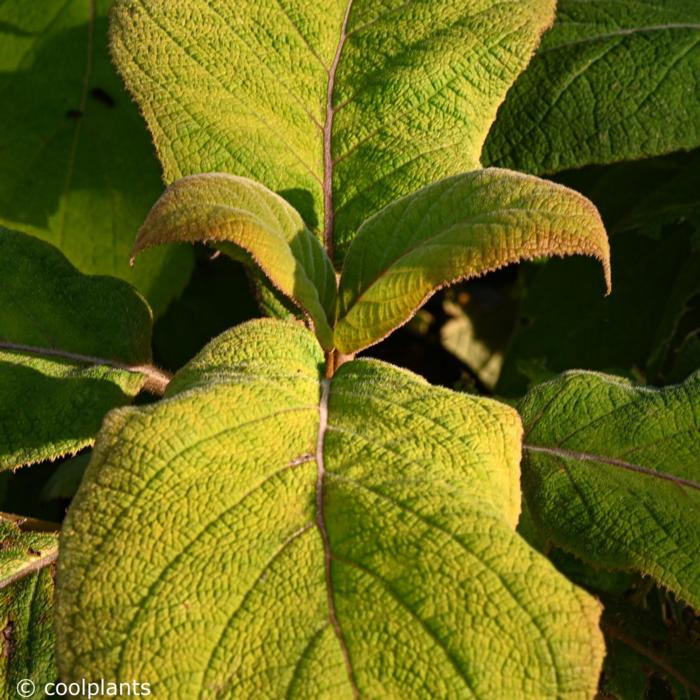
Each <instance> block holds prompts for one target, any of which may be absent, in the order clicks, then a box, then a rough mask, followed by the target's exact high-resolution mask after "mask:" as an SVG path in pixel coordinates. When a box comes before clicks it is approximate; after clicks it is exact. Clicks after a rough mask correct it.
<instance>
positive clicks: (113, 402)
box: [0, 228, 165, 469]
mask: <svg viewBox="0 0 700 700" xmlns="http://www.w3.org/2000/svg"><path fill="white" fill-rule="evenodd" d="M0 279H2V285H0V425H2V426H3V427H4V430H2V431H0V469H13V468H15V467H18V466H21V465H25V464H32V463H34V462H40V461H43V460H45V459H55V458H56V457H59V456H61V455H64V454H69V453H73V452H77V451H78V450H79V449H81V448H83V447H85V446H86V445H89V444H91V443H92V441H93V439H94V436H95V433H96V432H97V430H98V429H99V427H100V423H101V421H102V418H103V417H104V415H105V413H107V411H109V410H110V409H111V408H113V407H114V406H119V405H122V404H125V403H128V402H130V401H131V399H132V398H133V397H134V396H135V395H136V394H137V393H138V392H139V390H140V389H141V388H142V387H144V386H145V385H147V386H149V387H152V388H153V390H156V389H157V387H156V384H158V383H161V384H162V383H164V382H165V378H164V377H162V375H161V374H159V373H158V372H157V371H156V370H155V369H154V368H150V367H149V366H147V365H146V364H145V363H147V362H148V361H149V359H150V347H149V345H150V334H151V313H150V310H149V308H148V306H147V305H146V303H145V302H144V300H143V298H142V297H141V296H140V295H139V294H138V293H137V292H136V291H135V290H134V289H133V288H132V287H130V286H129V285H128V284H126V282H122V281H121V280H116V279H113V278H110V277H88V276H86V275H81V274H80V273H79V272H78V271H77V270H76V269H75V268H74V267H73V266H72V265H71V264H70V263H69V262H68V261H67V260H66V258H65V257H64V256H63V255H62V254H61V253H60V252H59V251H58V250H56V249H55V248H54V247H53V246H51V245H49V244H48V243H45V242H43V241H40V240H38V239H37V238H34V237H32V236H26V235H24V234H21V233H17V232H15V231H8V230H5V229H2V228H0Z"/></svg>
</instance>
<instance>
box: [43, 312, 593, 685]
mask: <svg viewBox="0 0 700 700" xmlns="http://www.w3.org/2000/svg"><path fill="white" fill-rule="evenodd" d="M322 377H323V353H322V351H321V348H320V346H318V344H317V343H316V341H315V339H314V337H313V335H312V334H311V333H310V332H309V331H308V330H306V329H304V328H303V327H302V326H301V325H300V324H298V323H295V322H281V321H271V320H264V321H253V322H250V323H248V324H245V325H243V326H240V327H238V328H237V329H234V330H232V331H230V332H228V333H226V334H225V335H223V336H221V337H220V338H219V339H217V340H216V341H214V342H213V343H211V344H210V345H209V346H207V347H206V348H205V349H204V350H203V351H202V353H201V354H200V355H199V356H198V357H197V358H195V360H193V361H192V362H191V363H190V364H189V365H188V366H187V367H186V368H185V369H183V370H182V372H181V373H180V374H178V375H177V376H176V378H175V379H174V380H173V382H172V383H171V385H170V387H169V388H168V392H167V394H166V399H165V400H164V401H162V402H160V403H158V404H156V405H153V406H148V407H144V408H133V409H121V410H118V411H115V412H113V413H111V414H110V415H109V416H108V418H107V419H106V422H105V425H104V430H103V432H102V433H101V436H100V438H99V440H98V442H97V445H96V447H95V452H94V456H93V459H92V461H91V463H90V466H89V467H88V471H87V473H86V476H85V479H84V481H83V483H82V484H81V487H80V490H79V491H78V494H77V495H76V498H75V500H74V502H73V505H72V506H71V509H70V511H69V514H68V517H67V520H66V523H65V526H64V531H63V540H62V550H61V556H60V561H59V572H58V625H57V631H58V657H59V667H60V670H61V674H62V676H63V677H64V678H66V679H78V678H82V677H86V676H88V675H90V676H93V677H94V676H102V677H105V678H110V679H115V680H119V679H127V678H128V679H132V678H140V679H148V680H149V682H151V683H152V690H153V694H154V697H156V698H192V697H198V696H199V697H213V696H216V697H226V698H233V697H235V698H242V697H256V698H257V697H290V698H292V697H299V698H317V697H319V698H320V697H332V698H345V697H348V698H351V697H353V696H354V697H359V696H363V697H380V696H381V697H401V698H408V697H412V698H435V697H440V698H442V697H489V698H504V699H505V698H514V697H538V698H555V697H556V698H590V697H591V696H592V695H593V692H594V689H595V686H596V682H597V678H598V674H599V670H600V663H601V657H602V642H601V638H600V632H599V630H598V625H597V619H598V614H599V607H598V604H597V602H595V601H594V600H593V599H592V598H590V597H589V596H588V595H587V594H585V593H583V592H582V591H581V590H579V589H577V588H575V587H574V586H573V585H572V584H570V583H569V582H568V581H567V580H566V579H564V578H563V577H562V576H561V575H560V574H558V573H557V572H556V570H555V569H554V568H553V567H552V565H551V564H550V563H549V562H548V561H547V560H546V559H544V558H543V557H541V555H539V554H538V553H536V552H535V551H534V550H532V549H531V548H530V547H529V546H528V545H527V544H526V543H525V542H524V541H523V540H522V539H521V538H520V537H519V536H518V535H517V534H516V533H515V531H514V527H515V522H516V520H517V517H518V512H519V509H520V490H519V469H518V461H519V456H520V423H519V419H518V417H517V414H516V413H515V412H514V411H513V410H512V409H510V408H509V407H507V406H505V405H502V404H498V403H496V402H494V401H491V400H488V399H482V398H476V397H471V396H467V395H463V394H462V395H461V394H457V393H454V392H451V391H448V390H446V389H436V388H434V387H431V386H430V385H428V384H427V383H426V382H424V381H423V380H421V379H419V378H418V377H416V376H414V375H412V374H410V373H408V372H406V371H404V370H399V369H396V368H393V367H391V366H390V365H386V364H383V363H380V362H377V361H373V360H369V361H368V360H360V361H354V362H348V363H346V364H344V365H342V366H341V367H340V369H339V370H338V372H337V374H336V375H335V377H334V378H333V379H332V380H323V379H322Z"/></svg>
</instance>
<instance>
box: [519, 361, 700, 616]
mask: <svg viewBox="0 0 700 700" xmlns="http://www.w3.org/2000/svg"><path fill="white" fill-rule="evenodd" d="M520 410H521V413H522V416H523V423H524V426H525V435H526V437H525V442H526V445H525V457H524V461H523V487H524V491H525V496H526V499H527V502H528V506H529V509H530V512H531V513H532V515H533V517H534V519H535V521H536V522H537V523H538V525H539V527H540V528H541V529H542V530H543V532H544V533H545V534H546V535H547V536H548V537H549V538H550V539H551V540H552V541H553V542H554V543H555V544H557V545H558V546H560V547H562V548H563V549H566V550H568V551H570V552H573V553H574V554H576V555H577V556H579V557H580V558H582V559H584V560H585V561H587V562H590V563H592V564H594V565H596V566H599V567H605V568H612V569H618V570H635V571H639V572H641V573H642V574H645V575H649V576H652V577H653V578H654V579H655V580H656V581H658V582H659V583H660V584H661V585H662V586H664V587H666V588H668V589H669V590H671V591H673V592H674V593H675V594H677V595H678V596H679V597H680V598H681V599H683V600H685V601H686V602H688V603H689V604H690V605H692V606H693V607H695V608H696V609H700V451H699V450H698V444H699V438H700V373H696V374H694V375H693V376H691V377H690V378H688V379H687V380H686V381H685V382H684V383H683V384H678V385H675V386H671V387H668V388H665V389H650V388H645V387H638V386H634V385H633V384H631V383H629V382H626V381H624V380H621V379H618V378H615V377H610V376H606V375H603V374H598V373H594V372H583V371H578V372H569V373H566V374H563V375H561V377H559V378H557V379H555V380H552V381H550V382H547V383H546V384H542V385H540V386H538V387H536V388H535V389H533V390H532V391H531V392H530V393H529V394H528V395H527V396H526V397H525V399H524V400H523V401H522V402H521V404H520Z"/></svg>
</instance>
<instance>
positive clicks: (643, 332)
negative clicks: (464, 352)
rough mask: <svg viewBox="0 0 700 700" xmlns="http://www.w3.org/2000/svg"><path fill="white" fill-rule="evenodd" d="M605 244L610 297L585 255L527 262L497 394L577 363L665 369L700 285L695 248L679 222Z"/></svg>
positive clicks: (631, 372)
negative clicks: (654, 234)
mask: <svg viewBox="0 0 700 700" xmlns="http://www.w3.org/2000/svg"><path fill="white" fill-rule="evenodd" d="M610 248H611V261H612V268H613V269H614V270H615V292H614V293H613V294H611V295H610V296H609V297H605V298H603V297H601V296H600V294H597V291H598V289H599V287H600V280H599V277H600V273H599V271H598V268H597V265H595V264H594V263H593V262H591V261H589V260H583V259H579V260H570V261H569V260H567V261H560V260H550V261H548V262H547V263H546V264H545V265H542V266H539V267H537V268H533V269H530V270H528V273H529V274H527V276H526V279H527V284H526V285H524V293H523V298H522V301H521V307H520V314H519V323H518V326H517V327H516V330H515V333H514V335H513V338H512V340H511V344H510V347H509V348H508V351H507V353H506V356H505V362H504V365H503V370H502V373H501V376H500V379H499V382H498V385H497V387H496V389H497V392H498V393H499V394H500V395H503V396H522V395H523V394H524V393H525V392H526V391H527V390H528V389H529V388H530V387H531V386H534V384H537V383H539V382H540V381H543V380H545V379H549V378H551V377H552V376H553V375H557V374H559V373H560V372H563V371H565V370H569V369H576V368H579V367H586V368H587V369H593V370H600V371H602V372H610V373H614V374H621V375H625V376H628V377H630V378H637V379H640V378H642V379H644V380H645V381H646V382H648V383H654V384H655V383H659V382H661V383H664V382H665V381H666V380H667V377H670V376H671V373H670V372H669V371H668V365H669V361H670V358H671V356H672V351H673V349H674V346H675V345H676V342H677V341H676V334H677V331H678V328H679V323H680V320H681V318H682V316H683V313H684V312H685V310H686V307H687V304H688V301H689V299H691V298H692V297H693V296H694V295H696V294H697V293H698V291H699V290H700V285H699V284H698V281H699V280H700V255H698V253H697V252H694V251H693V249H692V240H691V237H690V236H689V235H688V232H687V231H684V230H679V229H667V230H666V231H665V233H664V236H663V238H661V239H660V240H652V239H650V238H649V237H648V236H646V235H639V234H634V233H625V234H620V235H616V236H612V237H611V239H610ZM564 289H566V294H562V290H564ZM662 292H663V293H662ZM641 310H643V311H641ZM697 367H698V365H697V364H695V365H693V366H692V367H691V369H697ZM687 375H688V372H686V373H685V375H683V376H682V377H681V376H679V377H678V379H685V377H686V376H687Z"/></svg>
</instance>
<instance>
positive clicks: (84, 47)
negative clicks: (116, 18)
mask: <svg viewBox="0 0 700 700" xmlns="http://www.w3.org/2000/svg"><path fill="white" fill-rule="evenodd" d="M110 5H111V0H42V1H41V2H26V0H4V2H2V3H0V93H2V98H3V99H2V110H0V153H1V154H2V157H0V224H4V225H6V226H8V227H10V228H14V229H18V230H21V231H24V232H26V233H31V234H34V235H36V236H39V237H41V238H43V239H45V240H47V241H49V242H51V243H53V244H54V245H56V246H58V247H59V248H60V249H61V250H62V251H63V252H64V253H65V255H66V256H67V257H68V259H69V260H70V261H71V262H72V263H73V264H74V265H76V266H77V267H78V268H79V269H80V270H81V271H82V272H86V273H92V274H109V275H114V276H117V277H122V278H124V279H127V280H129V281H130V282H133V283H134V284H136V285H137V286H138V288H139V289H140V290H141V291H143V293H144V294H145V295H146V296H147V298H148V299H149V301H150V302H151V303H152V304H153V307H154V309H156V311H160V310H162V309H163V308H164V307H165V305H166V303H167V302H168V301H170V299H172V297H173V296H174V295H175V294H176V293H177V292H178V291H179V290H180V289H181V288H182V287H183V286H184V284H185V281H186V279H187V275H188V272H189V267H190V265H191V262H190V258H191V253H190V252H189V251H187V250H176V249H174V248H172V249H168V250H163V251H157V252H153V253H149V255H148V256H147V258H145V259H144V260H143V263H142V264H141V265H139V267H138V268H136V269H135V270H130V269H129V265H128V262H129V250H130V248H131V245H132V243H133V240H134V235H135V232H136V229H137V228H138V226H139V224H140V223H141V221H143V218H144V216H145V215H146V213H147V212H148V208H149V207H150V205H151V204H152V203H153V201H154V200H155V199H156V197H157V196H158V195H159V194H160V192H161V190H162V185H161V182H160V174H159V169H158V162H157V160H156V159H155V157H154V154H153V147H152V145H151V143H149V137H148V133H147V131H146V129H145V128H144V126H143V124H142V123H141V119H140V116H139V114H138V111H137V109H136V107H135V106H134V105H133V104H131V101H130V99H129V97H128V95H127V94H126V92H125V91H124V89H123V88H122V86H121V81H120V80H119V76H118V75H117V74H116V72H115V70H114V68H113V67H112V65H111V63H110V60H109V55H108V50H107V29H108V27H107V11H108V8H109V6H110Z"/></svg>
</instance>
